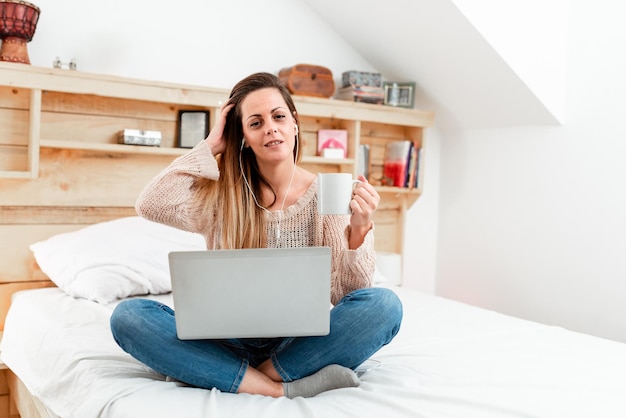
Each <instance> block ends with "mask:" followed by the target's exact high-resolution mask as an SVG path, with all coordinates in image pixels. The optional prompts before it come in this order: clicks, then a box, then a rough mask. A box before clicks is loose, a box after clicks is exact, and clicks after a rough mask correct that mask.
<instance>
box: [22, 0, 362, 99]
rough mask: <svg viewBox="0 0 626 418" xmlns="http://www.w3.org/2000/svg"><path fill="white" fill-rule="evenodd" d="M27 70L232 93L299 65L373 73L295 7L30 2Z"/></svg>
mask: <svg viewBox="0 0 626 418" xmlns="http://www.w3.org/2000/svg"><path fill="white" fill-rule="evenodd" d="M33 3H34V4H36V5H37V6H38V7H39V8H40V9H41V17H40V20H39V24H38V26H37V30H36V33H35V37H34V38H33V40H32V41H31V43H30V44H29V45H28V51H29V55H30V58H31V62H32V64H33V65H37V66H44V67H51V66H52V62H53V60H54V59H55V57H56V56H59V57H60V58H61V61H63V62H69V60H70V59H72V58H75V59H76V60H77V63H78V70H80V71H87V72H94V73H106V74H115V75H123V76H129V77H138V78H145V79H151V80H162V81H169V82H181V83H189V84H197V85H207V86H211V87H220V88H230V87H232V86H233V84H234V83H235V82H237V81H239V80H240V79H241V78H243V77H245V76H247V75H248V74H251V73H253V72H256V71H269V72H277V71H278V70H280V69H281V68H283V67H289V66H291V65H294V64H297V63H312V64H319V65H324V66H327V67H329V68H330V69H331V70H332V71H333V73H334V74H335V76H340V75H341V73H342V72H343V71H346V70H351V69H363V70H364V71H371V70H373V68H372V67H371V65H370V64H368V63H367V62H365V61H364V60H363V58H361V56H359V55H358V54H357V53H355V52H354V51H353V50H352V48H351V47H350V46H349V45H348V44H346V43H345V42H344V41H343V39H341V38H340V37H339V36H337V35H336V34H335V33H334V32H333V31H332V29H330V28H329V27H328V25H327V24H326V23H325V22H324V21H322V20H320V19H319V18H318V17H317V15H316V14H315V13H314V12H312V11H311V10H310V9H309V8H308V6H306V4H303V3H301V2H300V1H289V0H269V1H263V2H259V1H249V0H229V1H219V2H218V1H212V2H207V1H200V0H177V1H175V2H172V3H170V2H158V1H148V0H109V1H103V2H89V1H82V0H33Z"/></svg>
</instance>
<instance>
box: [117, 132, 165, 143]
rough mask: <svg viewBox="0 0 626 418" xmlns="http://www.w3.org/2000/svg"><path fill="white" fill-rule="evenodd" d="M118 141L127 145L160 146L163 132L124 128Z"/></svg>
mask: <svg viewBox="0 0 626 418" xmlns="http://www.w3.org/2000/svg"><path fill="white" fill-rule="evenodd" d="M117 142H119V143H120V144H126V145H148V146H151V147H158V146H160V145H161V132H160V131H144V130H142V129H124V130H123V131H122V132H120V134H119V136H118V137H117Z"/></svg>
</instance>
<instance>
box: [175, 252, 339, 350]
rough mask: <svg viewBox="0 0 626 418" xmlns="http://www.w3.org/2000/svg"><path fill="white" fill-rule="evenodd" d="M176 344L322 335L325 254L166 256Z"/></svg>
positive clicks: (326, 314) (326, 299)
mask: <svg viewBox="0 0 626 418" xmlns="http://www.w3.org/2000/svg"><path fill="white" fill-rule="evenodd" d="M169 263H170V273H171V280H172V292H173V299H174V307H175V311H176V316H175V318H176V331H177V334H178V338H180V339H223V338H270V337H286V336H291V337H298V336H310V335H326V334H328V333H329V332H330V276H331V252H330V248H329V247H307V248H257V249H242V250H208V251H182V252H171V253H170V254H169Z"/></svg>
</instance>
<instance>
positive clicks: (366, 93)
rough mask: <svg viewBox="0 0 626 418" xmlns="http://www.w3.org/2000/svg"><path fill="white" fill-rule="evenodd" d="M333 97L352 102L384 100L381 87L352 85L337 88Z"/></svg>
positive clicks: (375, 102) (378, 101)
mask: <svg viewBox="0 0 626 418" xmlns="http://www.w3.org/2000/svg"><path fill="white" fill-rule="evenodd" d="M335 98H336V99H339V100H350V101H354V102H362V103H374V104H382V103H383V102H384V100H385V92H384V90H383V89H382V87H372V86H359V85H353V86H348V87H341V88H339V89H338V90H337V94H336V95H335Z"/></svg>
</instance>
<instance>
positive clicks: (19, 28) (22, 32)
mask: <svg viewBox="0 0 626 418" xmlns="http://www.w3.org/2000/svg"><path fill="white" fill-rule="evenodd" d="M39 13H40V10H39V7H37V6H35V5H34V4H31V3H28V2H25V1H21V0H0V40H2V47H1V48H0V61H10V62H21V63H23V64H30V59H29V58H28V49H27V48H26V44H27V43H28V42H30V41H31V40H32V39H33V35H34V34H35V28H36V27H37V21H38V20H39Z"/></svg>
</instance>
